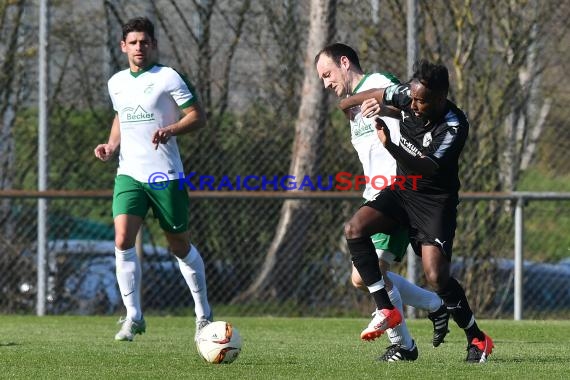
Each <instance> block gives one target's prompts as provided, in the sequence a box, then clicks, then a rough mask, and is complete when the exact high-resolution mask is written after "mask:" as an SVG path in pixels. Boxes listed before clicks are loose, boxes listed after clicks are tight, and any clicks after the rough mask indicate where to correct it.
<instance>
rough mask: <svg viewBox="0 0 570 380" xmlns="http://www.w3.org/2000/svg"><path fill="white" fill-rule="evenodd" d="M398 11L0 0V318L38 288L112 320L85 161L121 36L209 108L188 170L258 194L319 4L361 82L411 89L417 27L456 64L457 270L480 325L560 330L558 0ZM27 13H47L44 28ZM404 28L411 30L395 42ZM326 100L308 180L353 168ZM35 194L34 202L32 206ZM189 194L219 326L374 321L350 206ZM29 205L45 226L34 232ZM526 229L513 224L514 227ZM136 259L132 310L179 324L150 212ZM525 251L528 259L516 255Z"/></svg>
mask: <svg viewBox="0 0 570 380" xmlns="http://www.w3.org/2000/svg"><path fill="white" fill-rule="evenodd" d="M409 3H412V2H410V1H406V0H394V1H384V0H369V1H362V0H339V1H334V0H310V1H299V0H291V1H281V0H244V1H233V0H232V1H230V0H216V1H213V0H200V1H182V0H148V1H137V2H133V1H127V0H106V1H79V0H61V1H57V2H55V1H51V2H50V1H46V0H38V1H31V0H22V1H4V2H0V14H1V15H2V17H0V63H1V64H2V67H3V68H4V70H2V72H0V137H1V138H0V289H2V296H1V297H0V312H4V313H36V312H37V309H38V307H39V306H40V305H38V302H37V292H38V290H39V293H40V294H43V293H45V294H46V301H47V303H46V310H45V312H46V313H48V314H63V313H87V314H91V313H120V312H121V311H122V309H121V305H120V301H118V297H117V293H116V285H115V281H114V278H113V276H114V275H113V272H114V269H113V265H114V264H113V262H112V260H111V258H112V249H111V247H109V244H110V243H109V242H111V241H112V240H113V228H112V221H111V210H110V198H109V197H110V189H111V188H112V186H113V177H114V175H115V168H116V162H109V163H107V164H103V163H101V162H99V161H98V160H96V159H95V158H94V156H93V148H94V147H95V146H96V145H97V144H99V143H103V142H105V141H107V137H108V134H109V127H110V125H111V120H112V117H113V115H114V113H113V110H112V109H111V104H110V101H109V96H108V94H107V89H106V83H107V80H108V78H109V77H110V76H111V75H112V74H113V73H114V72H116V71H118V70H120V69H122V68H125V67H126V60H125V58H124V57H123V55H122V54H121V52H120V49H119V47H118V46H119V45H118V41H119V39H120V26H121V24H122V22H124V21H126V20H127V19H128V18H130V17H134V16H140V15H146V16H148V17H149V18H151V19H152V20H153V21H154V22H155V25H156V32H157V37H158V44H159V45H158V46H159V50H160V62H161V63H163V64H165V65H169V66H172V67H174V68H176V69H177V70H178V71H180V72H183V73H184V74H186V75H187V77H188V78H189V79H190V81H191V82H192V83H193V84H194V85H195V87H196V89H197V91H198V95H199V96H200V98H201V100H202V101H203V103H204V107H205V108H206V110H207V113H208V117H209V118H208V126H207V128H206V129H204V130H202V131H199V132H197V133H195V134H189V135H187V136H181V137H180V139H178V142H179V145H180V151H181V153H182V156H183V157H182V158H183V162H184V167H185V169H186V170H187V172H193V173H197V176H211V177H214V178H216V179H218V180H219V179H221V178H222V177H223V176H227V177H229V178H233V179H236V178H237V177H239V176H242V178H243V176H247V175H255V176H260V177H264V178H266V179H267V180H268V181H269V184H268V185H267V190H271V191H281V190H284V189H283V188H282V186H280V185H276V186H274V185H273V184H271V181H272V180H273V178H275V177H278V178H282V177H284V176H287V175H288V174H290V173H289V172H290V167H291V162H294V154H295V149H294V147H295V146H296V145H295V144H299V143H300V142H299V141H298V140H297V139H298V135H299V133H298V132H299V131H298V130H297V129H298V126H299V125H300V123H298V120H299V119H301V115H300V112H299V108H300V104H301V99H302V98H303V91H302V86H303V83H304V79H305V78H308V77H310V76H313V75H316V73H315V72H314V70H313V67H311V65H308V66H307V65H306V64H305V63H306V62H312V59H313V57H314V55H315V54H316V51H308V50H309V49H307V45H308V35H309V32H310V30H311V26H312V24H311V22H312V21H313V20H314V19H315V18H311V17H310V15H311V12H312V11H313V10H314V9H315V8H316V7H321V6H323V4H326V5H328V6H329V8H330V9H334V10H335V12H330V17H328V18H325V19H324V21H323V22H326V23H327V28H324V27H323V28H321V29H322V30H325V29H326V30H332V31H333V36H331V38H330V40H331V42H332V41H339V42H344V43H348V44H350V45H351V46H353V47H355V49H356V50H357V51H358V53H359V56H360V62H361V65H362V67H363V69H364V70H365V71H366V72H373V71H390V72H392V73H394V74H395V75H396V76H398V77H399V78H400V79H402V80H404V79H405V78H406V77H407V73H408V67H407V64H406V63H407V54H406V52H407V47H408V39H407V38H406V36H405V34H406V33H404V31H406V30H416V33H417V35H416V36H414V38H415V41H416V42H417V54H418V56H419V57H426V58H428V59H431V60H438V61H442V62H443V63H444V64H446V66H447V67H448V68H449V71H450V79H451V92H450V97H451V99H452V100H453V101H454V102H456V103H457V104H458V105H459V106H460V107H461V108H462V109H464V110H465V111H466V113H467V114H468V116H469V119H470V122H471V129H470V135H469V138H468V140H467V142H466V146H465V149H464V152H463V155H462V161H461V166H460V170H461V173H460V177H461V180H462V191H464V192H466V193H464V194H468V193H469V194H471V193H477V194H484V195H482V196H481V197H474V198H469V197H467V196H466V195H465V197H464V198H463V203H462V205H461V208H460V214H459V215H460V220H459V226H458V232H457V238H456V243H455V249H454V263H455V264H454V271H455V273H456V274H457V276H458V277H459V278H460V279H461V280H462V282H463V283H464V285H465V288H466V290H467V293H468V297H469V299H470V301H471V302H472V304H473V307H474V309H475V310H476V311H477V315H481V316H488V317H497V316H500V317H507V318H511V317H513V316H514V317H515V318H518V317H522V318H546V317H548V318H558V317H560V318H567V317H568V314H569V313H568V289H569V288H570V287H569V286H568V283H567V281H568V275H567V268H568V261H567V260H568V257H569V256H570V252H569V251H568V248H569V247H570V241H569V240H570V238H569V236H568V233H567V231H568V230H569V229H570V228H569V227H570V221H569V220H568V215H570V213H569V212H568V211H569V210H568V198H567V197H565V196H564V194H567V193H568V192H569V191H570V186H569V184H570V168H569V167H568V165H567V158H568V155H567V152H568V151H569V149H570V122H569V120H570V108H568V107H567V104H568V100H569V94H568V91H567V88H566V86H565V83H564V81H561V80H560V78H563V77H565V75H566V73H568V72H570V67H569V65H570V56H569V54H570V50H569V49H567V46H568V38H569V37H570V35H569V33H568V30H569V29H568V27H567V20H568V19H569V18H570V3H568V2H562V3H560V2H558V1H554V0H546V1H537V0H531V1H528V0H524V1H523V0H514V1H508V2H497V1H495V0H481V1H478V2H472V1H454V2H449V1H441V0H434V1H416V2H413V3H415V4H416V6H417V15H413V17H406V16H407V14H406V9H407V5H408V4H409ZM40 4H41V5H42V6H43V7H42V8H40V6H39V5H40ZM46 8H49V12H41V11H45V10H46ZM40 13H42V14H43V15H45V14H46V13H49V17H44V18H42V20H43V21H42V22H40V21H39V20H40V17H39V14H40ZM407 20H408V21H409V20H411V22H412V23H413V26H414V27H415V28H411V29H407V27H406V26H407ZM48 21H49V22H48ZM38 34H41V36H42V39H41V41H38ZM85 35H89V41H88V43H86V41H85V39H84V36H85ZM48 45H49V49H46V47H47V46H48ZM39 79H41V81H40V80H39ZM38 82H41V83H43V85H42V86H41V88H38V86H37V83H38ZM38 100H42V101H38ZM336 102H337V99H335V98H334V96H332V95H331V96H330V97H329V98H327V99H326V102H323V104H321V106H322V109H323V110H327V111H329V112H328V117H327V118H326V120H324V121H322V122H319V123H313V125H316V127H317V132H318V139H316V140H318V144H316V149H315V154H314V162H312V163H311V164H312V165H313V167H314V168H315V169H314V172H313V173H311V175H316V174H321V177H322V178H328V176H330V175H333V176H334V175H335V173H339V172H348V173H354V174H359V173H361V171H362V170H361V167H360V164H359V162H358V158H357V155H356V153H355V152H354V149H353V148H352V146H351V144H350V134H349V132H348V126H347V122H346V120H345V119H344V117H343V115H342V114H341V113H340V112H338V111H335V105H336ZM38 104H41V105H42V106H43V108H42V107H38ZM38 108H40V109H38ZM319 109H320V108H319ZM38 125H40V126H43V127H45V128H44V129H42V128H39V127H38ZM38 188H40V189H42V190H46V192H44V193H42V194H41V196H40V195H38V194H37V193H36V194H34V193H33V191H36V190H37V189H38ZM197 190H198V191H197V192H193V193H192V209H191V221H192V222H191V229H192V230H191V232H192V238H193V242H194V243H195V244H196V246H197V247H198V248H199V249H200V251H201V252H202V254H203V256H204V258H205V261H206V265H207V271H208V282H209V287H210V296H211V300H212V303H213V304H214V306H215V307H216V309H218V310H220V309H221V311H220V312H223V313H224V314H229V313H236V314H274V315H345V314H347V315H348V314H350V315H363V313H368V312H369V310H370V309H371V307H372V306H371V304H370V301H369V299H368V298H369V297H368V296H366V295H365V294H360V293H358V292H356V291H355V290H353V289H351V288H350V287H349V286H348V274H349V268H350V262H349V255H348V253H347V250H346V247H345V246H344V240H343V238H342V225H343V223H344V221H345V220H346V219H347V218H348V217H349V216H350V214H351V213H352V212H353V211H354V210H355V208H356V207H357V206H358V204H359V203H360V193H351V195H347V194H348V193H346V192H338V191H337V192H335V191H327V192H325V193H324V194H321V195H319V196H317V195H315V194H316V192H309V193H310V195H307V196H306V197H307V198H302V199H289V200H286V199H287V197H290V196H291V195H292V194H295V193H294V192H285V193H284V194H281V195H273V196H269V195H268V193H265V192H262V191H254V192H247V193H246V194H243V196H242V197H238V193H237V192H235V191H232V192H231V194H230V195H229V196H227V195H226V196H222V193H220V192H218V191H210V189H209V188H208V187H207V186H206V187H203V188H202V189H200V187H199V186H198V188H197ZM200 190H205V191H206V190H207V194H203V195H200V194H201V193H200ZM214 190H215V189H214ZM222 190H226V191H227V190H229V189H228V188H223V189H222ZM234 190H235V189H234ZM242 190H243V189H242ZM352 190H355V191H356V189H352ZM26 192H28V193H26ZM78 192H82V195H81V196H78V195H77V194H78ZM514 192H549V193H550V192H559V193H561V194H562V195H561V197H560V198H556V199H533V198H532V197H524V199H523V200H521V198H520V197H514V198H512V197H511V196H512V194H513V193H514ZM26 194H27V195H26ZM74 194H75V195H74ZM497 194H509V195H508V196H504V195H497ZM519 194H523V193H519ZM38 198H41V199H42V200H41V202H42V204H44V205H45V207H44V206H42V207H41V208H42V210H45V216H46V224H45V225H44V224H42V223H40V224H39V226H38ZM284 205H287V207H295V208H297V209H299V210H302V212H300V213H298V214H297V216H296V217H297V219H296V220H295V221H294V223H292V224H291V225H290V226H289V232H290V234H291V235H290V238H289V239H287V241H286V242H285V243H286V244H282V246H281V249H280V250H279V251H278V252H277V253H276V254H275V256H274V257H268V252H269V251H270V248H271V247H272V244H273V243H274V241H275V236H276V230H277V228H278V225H279V223H280V222H281V221H282V220H284V219H283V217H282V215H283V210H284V207H285V206H284ZM517 205H519V206H520V207H519V208H518V209H517ZM517 210H519V211H518V213H517ZM521 210H524V213H522V214H521V213H520V211H521ZM521 215H524V218H521ZM521 219H522V220H523V221H524V229H520V230H516V229H515V225H516V221H519V222H520V221H521ZM40 220H41V218H40ZM520 225H522V224H519V226H520ZM44 226H45V231H42V233H40V234H38V228H40V229H43V228H44ZM516 231H519V232H518V234H517V233H516ZM43 232H45V234H44V233H43ZM522 232H524V234H523V233H522ZM523 236H524V239H522V237H523ZM44 237H45V241H44V240H43V239H44ZM38 239H39V240H40V242H39V246H40V247H43V246H46V247H47V250H46V251H45V252H43V253H42V255H43V254H45V259H46V260H45V261H46V263H47V264H46V265H47V272H46V273H45V277H44V273H43V272H41V271H40V272H39V273H38V268H37V265H36V262H37V252H38ZM141 247H142V250H143V251H144V253H143V260H144V263H145V264H144V289H143V293H144V294H143V299H144V302H145V308H147V309H151V310H153V312H157V313H190V311H189V310H191V307H188V306H190V305H191V302H192V301H191V297H189V294H188V291H187V290H186V288H185V285H184V283H183V280H182V277H181V276H180V274H179V273H178V271H177V269H176V267H175V261H173V260H172V258H171V257H170V256H169V254H168V252H167V251H166V243H165V241H164V238H163V237H162V235H161V232H160V231H159V230H158V227H157V224H156V223H154V221H153V220H152V219H151V218H150V217H149V218H148V219H147V222H146V224H145V226H144V228H143V234H142V245H141ZM520 247H523V248H524V249H523V252H524V255H523V256H522V258H523V259H524V262H521V261H520V260H519V259H517V260H519V261H517V260H515V257H519V258H520V256H515V251H516V252H520V251H519V250H518V248H520ZM521 267H522V268H523V270H522V271H519V272H515V271H514V268H521ZM405 268H406V265H402V266H401V267H400V268H399V270H400V271H401V272H405V270H406V269H405ZM517 273H518V274H522V276H521V277H519V276H518V275H517ZM38 277H41V281H40V283H41V284H44V283H45V287H44V288H43V289H41V286H40V289H38V281H37V279H38ZM420 281H421V276H420ZM507 285H508V286H507ZM517 295H520V296H521V297H518V298H517Z"/></svg>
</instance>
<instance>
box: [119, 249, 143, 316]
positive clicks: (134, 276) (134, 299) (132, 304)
mask: <svg viewBox="0 0 570 380" xmlns="http://www.w3.org/2000/svg"><path fill="white" fill-rule="evenodd" d="M115 265H116V270H115V272H116V274H117V282H118V284H119V290H120V291H121V297H122V298H123V303H124V304H125V308H126V309H127V318H130V319H132V320H139V319H141V318H142V310H141V264H140V262H139V258H138V256H137V253H136V251H135V248H134V247H133V248H129V249H126V250H124V251H121V250H120V249H118V248H117V247H115Z"/></svg>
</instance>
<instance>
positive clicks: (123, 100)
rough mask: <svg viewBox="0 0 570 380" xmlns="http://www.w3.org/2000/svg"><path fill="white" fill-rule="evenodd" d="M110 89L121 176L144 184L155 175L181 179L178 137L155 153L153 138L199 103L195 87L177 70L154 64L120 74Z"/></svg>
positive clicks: (110, 84)
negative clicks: (117, 128) (116, 120)
mask: <svg viewBox="0 0 570 380" xmlns="http://www.w3.org/2000/svg"><path fill="white" fill-rule="evenodd" d="M108 88H109V95H110V96H111V100H112V101H113V108H114V109H115V111H116V112H117V115H118V118H119V122H120V130H121V146H120V155H119V168H118V169H117V174H125V175H128V176H131V177H133V178H134V179H136V180H137V181H140V182H148V180H149V177H150V175H151V174H153V173H161V174H162V173H163V174H164V175H165V176H167V177H168V178H169V179H177V178H178V173H183V167H182V161H181V159H180V152H179V151H178V144H177V143H176V137H175V136H172V137H171V138H170V139H169V140H168V142H167V143H166V144H159V146H158V149H156V150H155V146H154V144H153V143H152V136H153V134H154V132H155V131H156V130H157V129H158V128H163V127H167V126H169V125H170V124H173V123H175V122H177V121H178V120H179V119H180V117H181V113H180V109H184V108H187V107H189V106H191V105H192V104H194V103H195V102H196V100H197V98H196V96H195V94H194V93H193V88H192V86H191V85H190V84H189V83H188V82H187V81H186V80H185V79H184V78H183V77H182V76H181V75H180V74H179V73H177V72H176V71H175V70H174V69H172V68H170V67H166V66H162V65H154V66H151V67H150V68H148V69H146V70H144V71H139V72H137V73H133V72H131V70H130V69H126V70H123V71H120V72H118V73H116V74H115V75H113V76H112V77H111V79H109V82H108ZM165 180H166V178H165Z"/></svg>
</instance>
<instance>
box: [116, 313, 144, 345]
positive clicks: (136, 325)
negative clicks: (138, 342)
mask: <svg viewBox="0 0 570 380" xmlns="http://www.w3.org/2000/svg"><path fill="white" fill-rule="evenodd" d="M118 323H119V324H122V326H121V329H120V330H119V332H118V333H117V334H116V335H115V340H120V341H129V342H131V341H132V340H133V338H134V337H135V335H137V334H141V335H142V334H143V333H144V332H145V331H146V322H145V320H144V318H141V319H139V320H138V321H135V320H133V319H131V318H121V319H119V322H118Z"/></svg>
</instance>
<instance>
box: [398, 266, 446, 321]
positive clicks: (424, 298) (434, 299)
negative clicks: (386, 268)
mask: <svg viewBox="0 0 570 380" xmlns="http://www.w3.org/2000/svg"><path fill="white" fill-rule="evenodd" d="M388 276H389V277H390V280H392V283H393V284H394V286H395V287H397V288H398V290H399V291H400V295H401V296H402V300H403V302H404V303H405V304H406V305H408V306H412V307H415V308H416V309H422V310H427V311H429V312H433V311H436V310H437V309H439V308H440V306H441V305H443V301H442V300H441V298H439V296H438V295H437V294H436V293H434V292H430V291H429V290H426V289H424V288H422V287H419V286H417V285H415V284H412V283H411V282H410V281H408V280H407V279H405V278H404V277H402V276H400V275H399V274H396V273H393V272H388Z"/></svg>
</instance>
